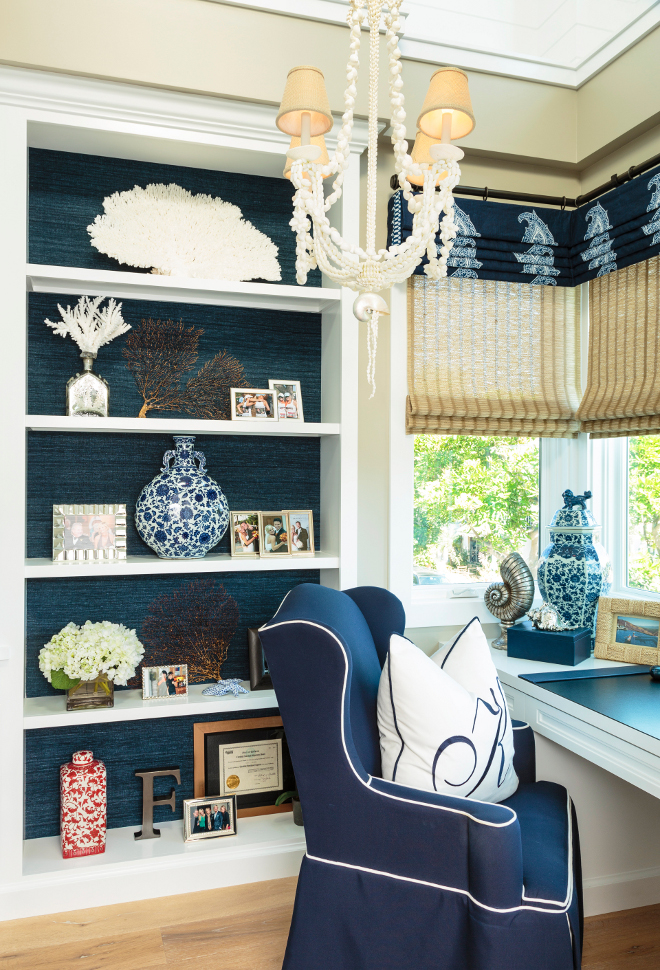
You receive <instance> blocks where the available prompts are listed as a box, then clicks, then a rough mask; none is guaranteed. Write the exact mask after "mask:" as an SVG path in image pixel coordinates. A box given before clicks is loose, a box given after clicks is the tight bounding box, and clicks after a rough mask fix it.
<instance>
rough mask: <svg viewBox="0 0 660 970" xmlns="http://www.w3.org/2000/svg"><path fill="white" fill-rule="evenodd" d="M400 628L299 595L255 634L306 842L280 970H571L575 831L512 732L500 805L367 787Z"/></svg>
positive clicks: (577, 887) (577, 931)
mask: <svg viewBox="0 0 660 970" xmlns="http://www.w3.org/2000/svg"><path fill="white" fill-rule="evenodd" d="M404 626H405V614H404V611H403V607H402V605H401V603H400V602H399V600H398V599H397V598H396V597H395V596H393V595H392V594H391V593H389V592H388V591H387V590H384V589H378V588H375V587H361V588H358V589H350V590H346V591H345V592H338V591H337V590H332V589H328V588H326V587H322V586H316V585H311V584H302V585H300V586H296V587H295V588H294V589H293V590H291V592H290V593H289V594H288V595H287V597H286V598H285V600H284V602H283V603H282V605H281V606H280V608H279V610H278V612H277V613H276V615H275V616H274V617H273V619H272V620H271V621H270V622H269V623H267V624H266V625H265V626H264V627H263V628H262V630H261V639H262V643H263V646H264V649H265V652H266V655H267V658H268V666H269V669H270V673H271V676H272V678H273V686H274V688H275V691H276V693H277V699H278V703H279V707H280V711H281V714H282V719H283V721H284V727H285V730H286V735H287V739H288V743H289V748H290V751H291V756H292V759H293V766H294V770H295V773H296V780H297V783H298V791H299V793H300V799H301V802H302V809H303V816H304V820H305V835H306V838H307V853H306V856H305V858H304V859H303V862H302V866H301V870H300V879H299V882H298V890H297V895H296V904H295V908H294V913H293V920H292V924H291V931H290V933H289V942H288V945H287V949H286V956H285V959H284V970H578V968H579V966H580V953H581V940H582V925H581V924H582V915H581V909H582V907H581V876H580V866H579V848H578V842H577V824H576V820H575V816H574V813H573V810H572V805H571V801H570V798H569V797H568V794H567V792H566V789H564V788H562V787H561V786H560V785H555V784H553V783H551V782H545V781H541V782H537V781H535V763H534V736H533V733H532V731H531V729H530V728H529V727H528V726H527V725H524V724H522V723H520V722H514V732H515V733H514V737H515V752H516V753H515V767H516V771H517V772H518V776H519V778H520V787H519V789H518V791H517V792H516V794H515V795H514V796H513V797H512V798H510V799H508V801H507V802H503V803H501V804H498V805H493V804H490V803H487V802H478V801H474V800H472V799H467V798H455V797H451V796H447V795H441V794H437V793H435V792H428V791H418V790H415V789H411V788H406V787H404V786H402V785H397V784H394V783H393V782H389V781H383V780H382V779H381V778H380V777H379V775H380V746H379V739H378V726H377V719H376V698H377V693H378V682H379V678H380V673H381V667H382V665H383V662H384V660H385V657H386V655H387V650H388V645H389V639H390V635H391V634H392V633H403V630H404Z"/></svg>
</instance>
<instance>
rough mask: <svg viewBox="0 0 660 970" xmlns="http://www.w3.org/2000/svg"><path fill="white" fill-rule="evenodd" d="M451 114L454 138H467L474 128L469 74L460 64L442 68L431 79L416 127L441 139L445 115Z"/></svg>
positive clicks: (452, 136)
mask: <svg viewBox="0 0 660 970" xmlns="http://www.w3.org/2000/svg"><path fill="white" fill-rule="evenodd" d="M447 112H450V113H451V133H450V135H449V137H450V138H451V139H452V141H453V140H454V139H455V138H464V137H465V136H466V135H469V134H470V132H471V131H472V129H473V128H474V114H473V112H472V102H471V100H470V90H469V88H468V79H467V74H465V72H464V71H461V70H460V68H458V67H441V68H440V69H439V70H438V71H436V72H435V74H434V75H433V77H432V78H431V83H430V84H429V89H428V91H427V93H426V99H425V101H424V104H423V106H422V110H421V112H420V115H419V118H418V119H417V127H418V128H420V129H421V130H422V131H423V132H424V134H425V135H428V136H429V137H430V138H434V139H435V140H436V141H438V140H439V139H440V138H441V137H442V116H443V114H446V113H447Z"/></svg>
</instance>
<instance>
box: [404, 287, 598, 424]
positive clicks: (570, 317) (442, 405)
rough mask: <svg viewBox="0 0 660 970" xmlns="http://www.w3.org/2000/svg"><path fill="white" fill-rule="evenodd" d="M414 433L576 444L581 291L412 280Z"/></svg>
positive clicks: (410, 412) (410, 414)
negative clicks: (560, 440)
mask: <svg viewBox="0 0 660 970" xmlns="http://www.w3.org/2000/svg"><path fill="white" fill-rule="evenodd" d="M408 285H409V287H410V289H409V294H408V392H409V397H408V402H407V408H406V431H407V433H408V434H418V433H424V432H427V433H428V432H431V433H436V434H473V435H511V436H528V437H538V436H542V437H545V438H575V437H577V434H578V432H579V430H580V425H579V422H578V420H577V417H576V411H577V409H578V406H579V403H580V399H581V396H582V394H581V387H580V322H579V304H578V299H579V296H578V291H577V290H576V289H574V288H571V287H559V286H530V285H529V284H525V283H510V282H501V281H495V280H477V279H467V278H454V279H443V280H439V281H433V280H429V279H427V278H425V277H420V276H413V277H411V279H410V281H409V284H408Z"/></svg>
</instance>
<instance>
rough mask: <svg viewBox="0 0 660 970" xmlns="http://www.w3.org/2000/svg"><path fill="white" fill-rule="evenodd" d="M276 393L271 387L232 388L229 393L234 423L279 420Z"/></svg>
mask: <svg viewBox="0 0 660 970" xmlns="http://www.w3.org/2000/svg"><path fill="white" fill-rule="evenodd" d="M275 402H276V398H275V391H274V390H272V388H270V387H232V388H230V391H229V403H230V407H231V419H232V421H272V422H275V421H277V420H278V413H277V406H276V403H275Z"/></svg>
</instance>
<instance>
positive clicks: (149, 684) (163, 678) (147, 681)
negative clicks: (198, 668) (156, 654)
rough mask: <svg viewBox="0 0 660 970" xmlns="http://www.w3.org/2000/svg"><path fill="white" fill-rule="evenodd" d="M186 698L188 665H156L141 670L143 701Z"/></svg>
mask: <svg viewBox="0 0 660 970" xmlns="http://www.w3.org/2000/svg"><path fill="white" fill-rule="evenodd" d="M168 680H169V681H170V683H169V684H168ZM187 696H188V664H158V665H157V666H154V667H143V668H142V700H143V701H167V700H181V699H183V698H184V697H187Z"/></svg>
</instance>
